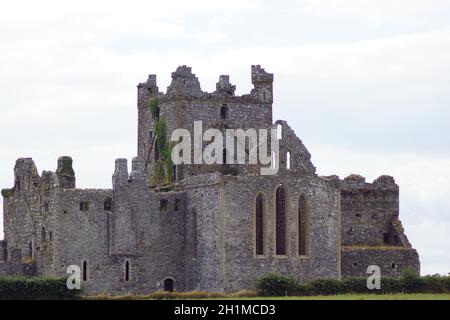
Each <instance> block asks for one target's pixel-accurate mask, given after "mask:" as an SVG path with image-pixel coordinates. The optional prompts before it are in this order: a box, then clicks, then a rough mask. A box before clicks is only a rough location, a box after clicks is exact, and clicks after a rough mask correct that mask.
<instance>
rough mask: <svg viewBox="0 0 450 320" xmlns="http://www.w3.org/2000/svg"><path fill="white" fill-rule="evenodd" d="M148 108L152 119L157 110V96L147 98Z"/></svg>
mask: <svg viewBox="0 0 450 320" xmlns="http://www.w3.org/2000/svg"><path fill="white" fill-rule="evenodd" d="M148 110H149V111H150V114H151V115H152V117H153V119H155V118H156V116H157V114H158V112H157V110H158V98H157V97H155V98H150V99H149V100H148Z"/></svg>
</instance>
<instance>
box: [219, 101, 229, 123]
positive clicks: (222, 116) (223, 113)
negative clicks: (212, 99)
mask: <svg viewBox="0 0 450 320" xmlns="http://www.w3.org/2000/svg"><path fill="white" fill-rule="evenodd" d="M220 119H222V120H225V119H228V107H227V105H226V104H223V105H222V107H221V108H220Z"/></svg>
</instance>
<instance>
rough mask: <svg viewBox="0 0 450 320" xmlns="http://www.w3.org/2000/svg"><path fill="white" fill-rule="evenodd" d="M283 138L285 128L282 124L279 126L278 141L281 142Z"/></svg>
mask: <svg viewBox="0 0 450 320" xmlns="http://www.w3.org/2000/svg"><path fill="white" fill-rule="evenodd" d="M282 138H283V126H282V125H281V124H277V139H278V140H281V139H282Z"/></svg>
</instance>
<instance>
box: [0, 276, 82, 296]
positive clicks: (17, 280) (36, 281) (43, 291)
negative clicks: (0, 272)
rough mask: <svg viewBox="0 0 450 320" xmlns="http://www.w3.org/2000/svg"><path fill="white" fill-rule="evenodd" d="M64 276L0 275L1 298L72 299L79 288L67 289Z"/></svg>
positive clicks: (76, 294)
mask: <svg viewBox="0 0 450 320" xmlns="http://www.w3.org/2000/svg"><path fill="white" fill-rule="evenodd" d="M66 281H67V280H66V279H65V278H49V277H10V276H7V277H0V299H1V300H13V299H23V300H35V299H42V300H53V299H74V298H76V297H77V296H78V294H79V293H80V291H79V290H69V289H68V288H67V285H66Z"/></svg>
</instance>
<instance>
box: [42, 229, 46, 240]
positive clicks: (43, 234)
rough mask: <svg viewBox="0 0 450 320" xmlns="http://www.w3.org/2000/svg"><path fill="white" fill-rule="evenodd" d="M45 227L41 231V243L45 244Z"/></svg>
mask: <svg viewBox="0 0 450 320" xmlns="http://www.w3.org/2000/svg"><path fill="white" fill-rule="evenodd" d="M45 235H46V234H45V227H42V229H41V242H45V241H46V237H45Z"/></svg>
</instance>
